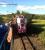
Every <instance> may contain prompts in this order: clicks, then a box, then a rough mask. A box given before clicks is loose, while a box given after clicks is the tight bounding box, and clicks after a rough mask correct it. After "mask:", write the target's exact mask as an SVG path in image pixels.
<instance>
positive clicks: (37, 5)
mask: <svg viewBox="0 0 45 50" xmlns="http://www.w3.org/2000/svg"><path fill="white" fill-rule="evenodd" d="M0 4H5V5H0V14H9V13H15V12H16V11H17V10H19V11H20V12H22V11H25V12H28V13H32V14H45V0H0ZM7 4H16V5H7Z"/></svg>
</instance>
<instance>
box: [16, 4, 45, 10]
mask: <svg viewBox="0 0 45 50" xmlns="http://www.w3.org/2000/svg"><path fill="white" fill-rule="evenodd" d="M17 10H21V11H22V10H26V11H27V10H45V5H34V6H24V5H18V6H17Z"/></svg>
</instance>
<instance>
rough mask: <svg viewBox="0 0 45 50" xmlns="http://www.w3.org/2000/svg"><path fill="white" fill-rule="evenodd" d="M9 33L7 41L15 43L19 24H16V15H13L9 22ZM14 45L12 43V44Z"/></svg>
mask: <svg viewBox="0 0 45 50" xmlns="http://www.w3.org/2000/svg"><path fill="white" fill-rule="evenodd" d="M9 25H10V26H9V29H10V30H9V33H8V36H7V41H8V43H13V44H14V37H15V35H16V33H17V25H16V17H15V16H13V18H12V21H11V22H10V23H9ZM11 45H12V44H11Z"/></svg>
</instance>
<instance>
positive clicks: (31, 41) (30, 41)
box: [14, 35, 45, 50]
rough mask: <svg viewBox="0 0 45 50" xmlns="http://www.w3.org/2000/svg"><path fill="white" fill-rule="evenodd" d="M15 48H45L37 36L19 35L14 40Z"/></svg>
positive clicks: (42, 49)
mask: <svg viewBox="0 0 45 50" xmlns="http://www.w3.org/2000/svg"><path fill="white" fill-rule="evenodd" d="M14 50H45V48H44V47H43V45H42V43H41V42H40V40H39V39H38V38H37V37H30V36H27V35H26V36H22V35H21V36H19V37H18V38H15V40H14Z"/></svg>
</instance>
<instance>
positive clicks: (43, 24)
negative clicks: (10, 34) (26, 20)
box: [32, 19, 45, 46]
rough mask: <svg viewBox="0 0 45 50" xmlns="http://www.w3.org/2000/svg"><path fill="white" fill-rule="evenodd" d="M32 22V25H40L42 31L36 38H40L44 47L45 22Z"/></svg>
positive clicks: (38, 20)
mask: <svg viewBox="0 0 45 50" xmlns="http://www.w3.org/2000/svg"><path fill="white" fill-rule="evenodd" d="M32 22H33V23H32V24H35V25H40V26H41V25H42V26H41V28H42V29H43V31H42V32H40V33H39V35H38V37H39V38H40V40H41V42H42V44H43V45H44V46H45V20H40V19H33V20H32Z"/></svg>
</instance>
